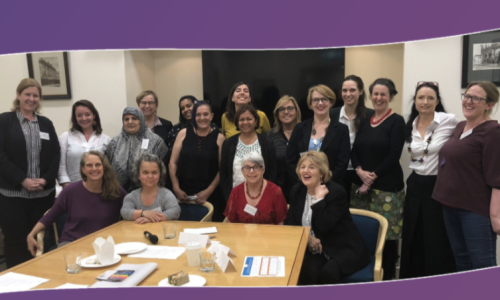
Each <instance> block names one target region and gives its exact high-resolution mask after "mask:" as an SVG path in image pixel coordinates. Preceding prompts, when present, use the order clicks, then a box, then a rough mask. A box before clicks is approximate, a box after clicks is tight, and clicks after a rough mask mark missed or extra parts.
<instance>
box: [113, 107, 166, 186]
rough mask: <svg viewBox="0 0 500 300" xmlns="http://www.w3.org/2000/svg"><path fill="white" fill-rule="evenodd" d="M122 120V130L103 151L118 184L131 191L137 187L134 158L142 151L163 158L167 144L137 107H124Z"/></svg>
mask: <svg viewBox="0 0 500 300" xmlns="http://www.w3.org/2000/svg"><path fill="white" fill-rule="evenodd" d="M122 122H123V128H122V131H121V132H120V134H118V136H115V137H114V138H113V139H111V141H110V142H109V145H108V147H107V148H106V152H105V153H106V156H107V157H108V159H109V162H110V163H111V165H112V166H113V169H114V170H115V172H116V176H117V177H118V181H119V182H120V185H121V186H122V187H123V188H124V189H125V190H126V191H128V192H131V191H133V190H135V189H136V188H137V186H135V185H134V181H133V179H132V178H133V177H134V171H133V165H134V162H135V161H136V159H137V158H138V157H139V156H140V155H141V154H142V153H151V154H154V155H157V156H158V157H160V159H163V158H165V155H166V154H167V145H165V142H163V140H162V139H161V137H159V136H158V135H156V134H154V133H152V132H151V130H149V129H148V126H147V125H146V121H145V120H144V115H143V114H142V112H141V111H140V110H139V109H138V108H137V107H130V106H129V107H127V108H125V110H123V117H122Z"/></svg>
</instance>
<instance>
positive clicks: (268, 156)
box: [220, 104, 277, 202]
mask: <svg viewBox="0 0 500 300" xmlns="http://www.w3.org/2000/svg"><path fill="white" fill-rule="evenodd" d="M234 120H235V122H234V124H235V125H236V130H239V131H240V133H238V134H236V135H233V136H232V137H230V138H228V139H227V140H225V141H224V143H223V144H222V154H221V164H220V186H221V189H222V196H223V197H224V200H226V202H227V201H228V200H229V196H230V195H231V191H232V190H233V188H234V187H235V186H237V185H239V184H241V183H242V182H244V181H245V177H244V176H243V173H242V172H241V168H242V167H243V166H242V165H241V163H242V160H243V157H244V156H245V154H247V153H249V152H257V153H260V154H261V155H262V157H263V158H264V165H265V166H266V172H265V173H264V179H267V180H269V181H271V182H272V183H275V182H276V173H277V171H276V170H277V167H276V150H275V149H274V145H273V142H271V141H270V140H269V139H267V138H266V137H265V136H264V135H261V134H259V133H257V131H256V130H257V128H259V124H260V117H259V115H258V113H257V110H255V108H253V106H250V105H247V104H244V105H241V106H240V107H239V108H238V111H237V112H236V115H235V118H234Z"/></svg>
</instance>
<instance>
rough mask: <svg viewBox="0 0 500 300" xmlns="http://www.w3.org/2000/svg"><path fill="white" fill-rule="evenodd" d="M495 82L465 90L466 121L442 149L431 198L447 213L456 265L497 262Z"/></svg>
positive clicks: (499, 175) (499, 204)
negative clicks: (493, 113) (493, 117)
mask: <svg viewBox="0 0 500 300" xmlns="http://www.w3.org/2000/svg"><path fill="white" fill-rule="evenodd" d="M498 100H499V93H498V89H497V87H496V85H495V84H493V83H491V82H488V81H475V82H471V83H470V84H469V85H468V86H467V88H466V89H465V93H464V94H463V95H462V111H463V114H464V117H465V121H463V122H460V123H458V125H457V127H456V129H455V131H454V132H453V134H452V136H451V138H450V139H449V140H448V142H446V143H445V144H444V146H443V147H442V148H441V150H440V151H439V158H438V167H437V168H438V177H437V181H436V187H435V188H434V192H433V194H432V198H434V199H436V200H437V201H439V202H441V203H442V204H443V217H444V224H445V226H446V231H447V233H448V238H449V240H450V244H451V249H452V250H453V253H454V256H455V263H456V268H457V271H467V270H474V269H480V268H486V267H492V266H496V265H497V264H496V238H497V237H496V235H497V234H500V172H499V170H500V155H499V153H500V125H499V124H498V122H497V121H496V120H491V118H490V114H491V111H492V109H493V107H494V106H495V105H496V104H497V103H498Z"/></svg>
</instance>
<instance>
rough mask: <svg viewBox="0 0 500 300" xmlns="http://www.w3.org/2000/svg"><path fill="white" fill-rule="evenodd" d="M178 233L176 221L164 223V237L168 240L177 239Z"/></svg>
mask: <svg viewBox="0 0 500 300" xmlns="http://www.w3.org/2000/svg"><path fill="white" fill-rule="evenodd" d="M176 234H177V226H176V224H175V223H169V222H167V223H164V224H163V237H164V238H165V239H166V240H169V239H175V236H176Z"/></svg>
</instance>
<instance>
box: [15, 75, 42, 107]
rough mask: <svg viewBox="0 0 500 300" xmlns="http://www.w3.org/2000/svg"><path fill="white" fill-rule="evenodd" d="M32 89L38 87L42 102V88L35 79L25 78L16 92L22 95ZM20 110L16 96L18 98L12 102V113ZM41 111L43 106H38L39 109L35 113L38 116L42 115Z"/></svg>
mask: <svg viewBox="0 0 500 300" xmlns="http://www.w3.org/2000/svg"><path fill="white" fill-rule="evenodd" d="M30 87H36V88H37V89H38V93H39V94H40V101H41V100H42V86H41V85H40V84H39V83H38V81H36V80H35V79H33V78H24V79H23V80H21V82H20V83H19V85H18V86H17V89H16V92H17V94H19V95H20V94H21V93H22V92H23V91H24V90H25V89H27V88H30ZM18 109H19V100H18V99H17V96H16V98H15V99H14V101H13V102H12V108H11V111H16V110H18ZM40 109H41V105H40V104H38V107H37V108H36V109H35V112H36V113H37V114H40Z"/></svg>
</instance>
